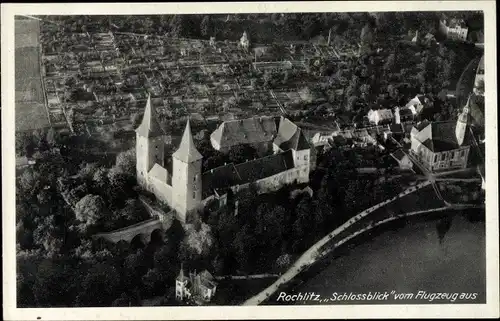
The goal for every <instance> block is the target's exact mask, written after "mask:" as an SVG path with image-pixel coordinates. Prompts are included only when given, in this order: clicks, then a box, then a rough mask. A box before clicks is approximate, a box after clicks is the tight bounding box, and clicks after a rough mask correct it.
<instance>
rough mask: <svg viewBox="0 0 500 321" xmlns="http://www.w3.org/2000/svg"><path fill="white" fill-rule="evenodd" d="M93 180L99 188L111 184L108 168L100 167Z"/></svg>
mask: <svg viewBox="0 0 500 321" xmlns="http://www.w3.org/2000/svg"><path fill="white" fill-rule="evenodd" d="M92 181H93V183H94V186H95V187H96V188H97V189H100V190H102V189H104V188H105V187H106V186H108V184H109V180H108V169H107V168H104V167H100V168H98V169H97V170H96V171H95V173H94V176H93V177H92Z"/></svg>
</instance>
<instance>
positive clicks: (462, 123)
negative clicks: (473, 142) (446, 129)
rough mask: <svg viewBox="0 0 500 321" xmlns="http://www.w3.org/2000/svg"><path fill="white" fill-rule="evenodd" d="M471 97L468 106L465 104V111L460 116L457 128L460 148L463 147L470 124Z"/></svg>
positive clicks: (456, 134) (456, 132)
mask: <svg viewBox="0 0 500 321" xmlns="http://www.w3.org/2000/svg"><path fill="white" fill-rule="evenodd" d="M470 98H471V95H469V98H468V99H467V104H465V106H464V109H463V110H462V112H461V113H460V115H458V119H457V125H456V127H455V136H456V137H457V142H458V145H459V146H462V144H463V142H464V139H465V135H466V134H467V125H468V123H469V103H470Z"/></svg>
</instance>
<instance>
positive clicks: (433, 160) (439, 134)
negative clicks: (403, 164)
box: [410, 97, 473, 171]
mask: <svg viewBox="0 0 500 321" xmlns="http://www.w3.org/2000/svg"><path fill="white" fill-rule="evenodd" d="M469 101H470V97H469ZM469 101H467V104H466V106H465V107H464V109H463V111H462V113H461V114H460V116H459V118H458V120H457V121H456V122H433V123H430V122H427V121H425V122H422V123H419V124H417V125H416V126H415V127H413V128H412V131H411V149H410V153H411V154H412V155H413V156H415V157H416V158H417V159H418V160H419V161H420V162H421V164H422V165H424V166H425V167H426V168H427V169H428V170H430V171H443V170H451V169H461V168H466V167H467V161H468V157H469V151H470V145H471V142H472V139H473V137H472V132H471V130H470V126H469Z"/></svg>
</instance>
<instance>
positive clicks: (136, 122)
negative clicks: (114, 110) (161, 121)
mask: <svg viewBox="0 0 500 321" xmlns="http://www.w3.org/2000/svg"><path fill="white" fill-rule="evenodd" d="M141 116H142V115H141V114H139V113H133V114H132V115H130V122H131V123H132V126H133V127H134V128H137V126H139V124H140V122H141V119H142V117H141Z"/></svg>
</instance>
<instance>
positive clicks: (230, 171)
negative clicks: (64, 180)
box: [136, 97, 311, 223]
mask: <svg viewBox="0 0 500 321" xmlns="http://www.w3.org/2000/svg"><path fill="white" fill-rule="evenodd" d="M253 119H254V120H255V121H248V120H238V121H236V122H238V123H239V124H247V123H249V122H251V123H252V124H253V126H254V127H253V130H254V132H259V131H263V132H265V133H266V134H265V135H264V134H262V135H261V136H266V137H267V135H268V134H267V133H268V132H267V131H266V130H265V129H264V128H263V127H262V124H264V123H267V122H268V120H266V121H265V122H264V120H262V121H260V120H259V119H260V118H253ZM274 121H276V128H277V130H275V131H272V133H270V134H271V135H272V137H270V140H271V142H272V151H273V154H272V155H269V156H266V157H262V158H258V159H254V160H250V161H247V162H245V163H241V164H233V163H230V164H226V165H224V166H220V167H217V168H214V169H211V170H209V171H207V172H205V173H202V160H203V155H201V154H200V152H199V151H198V150H197V149H196V146H195V144H194V141H193V136H192V133H191V126H190V123H189V120H188V121H187V123H186V127H185V130H184V134H183V136H182V139H181V142H180V144H179V147H178V149H177V150H176V151H175V152H174V153H173V154H172V155H171V157H170V156H168V155H167V156H165V150H166V149H165V144H166V135H165V133H164V131H163V129H162V128H161V126H160V123H159V121H158V118H157V114H156V111H155V109H154V107H153V106H152V104H151V98H150V97H148V100H147V103H146V108H145V111H144V116H143V119H142V122H141V124H140V125H139V127H137V129H136V161H137V165H136V169H137V182H138V184H139V186H141V187H142V188H144V189H146V190H147V191H150V192H152V193H153V194H154V195H155V196H156V198H157V199H158V200H159V201H161V202H164V203H166V204H168V205H169V206H170V207H171V208H173V209H174V210H175V211H176V213H177V218H178V219H179V221H180V222H181V223H185V222H186V216H187V215H188V213H190V212H191V211H193V210H196V209H199V208H202V207H203V206H204V205H205V204H206V203H207V202H208V201H209V200H213V199H216V200H218V201H219V204H221V205H223V204H224V203H225V202H226V201H227V194H228V192H229V190H231V191H232V192H238V191H239V190H241V189H244V188H247V187H248V186H249V185H250V184H255V186H256V187H257V189H258V190H259V192H261V193H265V192H270V191H275V190H278V189H279V188H281V187H282V186H283V185H285V184H290V183H294V182H297V183H308V182H309V170H310V152H311V146H310V144H309V142H308V141H307V139H306V138H305V136H304V133H303V132H302V130H301V129H300V128H299V127H298V126H297V125H295V124H294V123H293V122H291V121H290V120H288V119H286V118H284V117H281V118H279V120H274V119H273V122H274ZM226 127H227V126H226ZM243 135H246V134H244V133H243ZM223 136H224V135H223ZM224 137H225V138H223V139H229V138H230V137H229V136H224ZM266 141H267V139H266ZM241 143H244V141H242V142H241ZM266 143H267V142H266Z"/></svg>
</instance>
